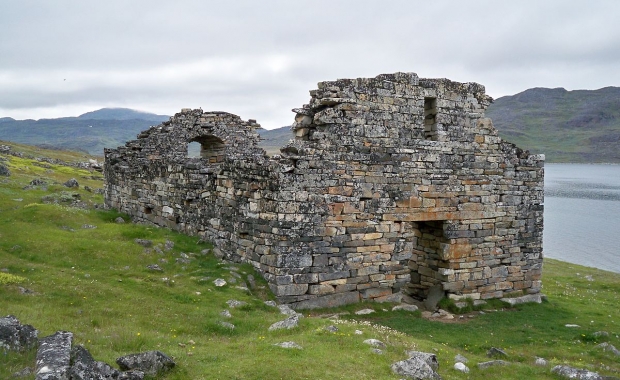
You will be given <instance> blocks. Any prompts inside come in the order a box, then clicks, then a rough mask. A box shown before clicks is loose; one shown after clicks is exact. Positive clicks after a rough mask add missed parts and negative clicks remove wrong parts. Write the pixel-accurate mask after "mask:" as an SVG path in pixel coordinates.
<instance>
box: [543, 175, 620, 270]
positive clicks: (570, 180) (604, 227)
mask: <svg viewBox="0 0 620 380" xmlns="http://www.w3.org/2000/svg"><path fill="white" fill-rule="evenodd" d="M543 251H544V255H545V256H546V257H550V258H554V259H559V260H562V261H568V262H571V263H575V264H580V265H586V266H591V267H596V268H600V269H605V270H608V271H613V272H618V273H620V165H596V164H546V165H545V229H544V233H543Z"/></svg>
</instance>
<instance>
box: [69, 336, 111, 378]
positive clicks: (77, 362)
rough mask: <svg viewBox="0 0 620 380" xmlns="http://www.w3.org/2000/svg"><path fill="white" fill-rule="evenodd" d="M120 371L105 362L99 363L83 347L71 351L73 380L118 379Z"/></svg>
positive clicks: (70, 373) (71, 376)
mask: <svg viewBox="0 0 620 380" xmlns="http://www.w3.org/2000/svg"><path fill="white" fill-rule="evenodd" d="M119 375H120V371H119V370H117V369H115V368H113V367H111V366H110V365H108V364H106V363H104V362H98V361H96V360H95V359H93V357H92V355H91V354H90V352H88V350H86V349H85V348H84V347H83V346H79V345H78V346H76V347H73V348H72V350H71V368H70V369H69V378H70V379H71V380H108V379H117V378H118V376H119Z"/></svg>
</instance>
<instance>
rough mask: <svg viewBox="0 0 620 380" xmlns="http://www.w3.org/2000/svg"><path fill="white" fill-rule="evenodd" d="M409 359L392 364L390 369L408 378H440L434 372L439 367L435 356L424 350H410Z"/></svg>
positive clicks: (418, 379) (417, 379) (420, 379)
mask: <svg viewBox="0 0 620 380" xmlns="http://www.w3.org/2000/svg"><path fill="white" fill-rule="evenodd" d="M408 354H409V359H407V360H401V361H399V362H396V363H394V364H392V367H391V368H392V371H393V372H394V373H396V374H398V375H401V376H406V377H408V378H410V379H416V380H422V379H441V376H439V374H438V373H437V372H436V371H437V369H438V368H439V362H438V361H437V356H435V355H433V354H429V353H426V352H419V351H411V352H409V353H408Z"/></svg>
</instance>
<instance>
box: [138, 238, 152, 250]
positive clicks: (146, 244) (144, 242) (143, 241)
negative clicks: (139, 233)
mask: <svg viewBox="0 0 620 380" xmlns="http://www.w3.org/2000/svg"><path fill="white" fill-rule="evenodd" d="M134 242H135V243H136V244H140V245H141V246H143V247H145V248H150V247H152V246H153V241H152V240H147V239H135V240H134Z"/></svg>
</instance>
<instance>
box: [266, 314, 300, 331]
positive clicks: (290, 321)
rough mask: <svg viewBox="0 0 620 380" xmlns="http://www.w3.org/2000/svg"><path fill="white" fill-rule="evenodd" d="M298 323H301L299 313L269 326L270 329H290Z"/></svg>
mask: <svg viewBox="0 0 620 380" xmlns="http://www.w3.org/2000/svg"><path fill="white" fill-rule="evenodd" d="M298 324H299V317H298V316H297V315H293V316H292V317H289V318H286V319H285V320H283V321H280V322H276V323H274V324H272V325H271V326H269V331H274V330H284V329H286V330H290V329H292V328H295V327H297V325H298Z"/></svg>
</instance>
